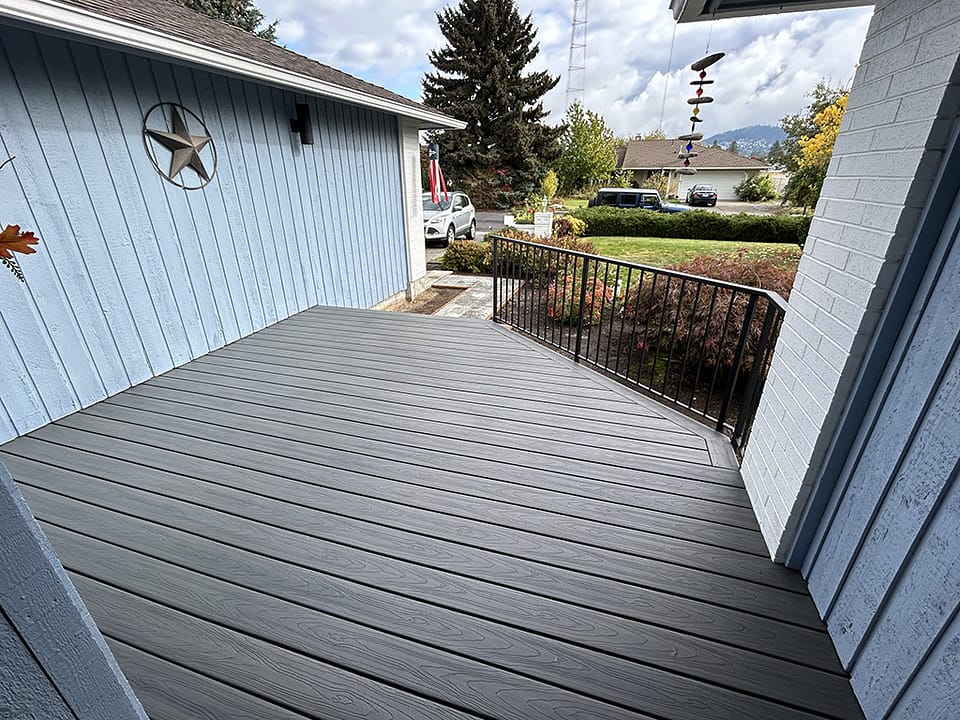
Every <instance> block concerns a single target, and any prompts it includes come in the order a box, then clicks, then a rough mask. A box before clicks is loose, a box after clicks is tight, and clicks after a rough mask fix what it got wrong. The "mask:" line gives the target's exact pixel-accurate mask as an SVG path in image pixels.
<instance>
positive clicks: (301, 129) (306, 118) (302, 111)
mask: <svg viewBox="0 0 960 720" xmlns="http://www.w3.org/2000/svg"><path fill="white" fill-rule="evenodd" d="M290 132H295V133H297V134H299V135H300V144H301V145H313V124H312V123H311V122H310V106H309V105H307V104H306V103H297V117H295V118H291V119H290Z"/></svg>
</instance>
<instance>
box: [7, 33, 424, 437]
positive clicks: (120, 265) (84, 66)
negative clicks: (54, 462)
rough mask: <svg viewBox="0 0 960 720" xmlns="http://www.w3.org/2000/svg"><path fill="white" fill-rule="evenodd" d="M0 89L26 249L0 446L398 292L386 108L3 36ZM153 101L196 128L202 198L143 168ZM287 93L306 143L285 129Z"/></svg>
mask: <svg viewBox="0 0 960 720" xmlns="http://www.w3.org/2000/svg"><path fill="white" fill-rule="evenodd" d="M0 98H3V101H2V102H0V155H2V157H0V161H2V160H3V159H5V158H6V157H8V156H11V155H15V156H16V160H15V161H14V163H13V165H12V166H10V165H8V166H7V167H5V168H3V169H2V170H0V186H2V188H3V191H2V195H0V197H2V203H0V211H2V216H0V223H2V224H3V225H6V224H19V225H21V226H22V227H23V229H30V230H34V231H35V232H36V234H37V236H38V237H39V238H40V239H41V243H40V245H39V246H37V250H38V252H37V254H35V255H30V256H20V257H21V265H22V267H23V269H24V272H25V273H26V276H27V282H26V283H25V284H21V283H18V282H16V280H15V278H14V277H13V276H12V275H11V274H10V273H8V272H7V271H6V270H3V272H2V273H0V295H2V297H3V305H4V307H3V311H2V312H0V353H2V355H3V357H4V359H5V369H6V378H5V380H4V382H3V385H2V412H0V441H3V440H6V439H10V438H12V437H15V436H17V435H19V434H23V433H25V432H27V431H29V430H31V429H34V428H36V427H39V426H41V425H43V424H45V423H47V422H50V421H51V420H54V419H56V418H59V417H62V416H64V415H67V414H69V413H71V412H73V411H75V410H77V409H79V408H81V407H86V406H88V405H90V404H92V403H94V402H97V401H99V400H101V399H103V398H104V397H107V396H109V395H112V394H114V393H116V392H119V391H121V390H123V389H125V388H127V387H130V386H131V385H135V384H137V383H139V382H142V381H144V380H146V379H148V378H150V377H152V376H155V375H158V374H160V373H163V372H165V371H167V370H169V369H171V368H173V367H175V366H178V365H181V364H183V363H185V362H187V361H189V360H190V359H192V358H195V357H198V356H200V355H203V354H205V353H208V352H210V351H211V350H214V349H216V348H219V347H222V346H223V345H225V344H227V343H230V342H232V341H234V340H236V339H238V338H240V337H243V336H245V335H249V334H250V333H252V332H254V331H256V330H258V329H260V328H262V327H264V326H266V325H269V324H271V323H274V322H277V321H278V320H282V319H283V318H286V317H289V316H290V315H293V314H294V313H296V312H299V311H301V310H303V309H305V308H308V307H311V306H313V305H317V304H327V305H339V306H349V307H369V306H371V305H374V304H376V303H378V302H380V301H382V300H384V299H385V298H387V297H390V296H392V295H394V294H396V293H398V292H400V291H402V290H404V289H405V288H406V285H407V279H408V268H407V255H406V237H405V232H404V217H403V207H402V187H401V176H400V157H399V155H400V145H399V125H398V118H397V117H395V116H393V115H390V114H385V113H379V112H376V111H372V110H368V109H364V108H359V107H355V106H349V105H345V104H341V103H337V102H328V101H326V100H323V99H321V98H307V97H304V96H302V95H299V94H295V93H292V92H287V91H285V90H282V89H279V88H275V87H269V86H266V85H258V84H255V83H252V82H247V81H242V80H239V79H236V78H230V77H226V76H220V75H216V74H211V73H209V72H206V71H202V70H197V69H193V68H190V67H186V66H178V65H174V64H170V63H167V62H163V61H158V60H154V59H149V58H146V57H140V56H137V55H134V54H129V53H125V52H119V51H116V50H112V49H108V48H103V47H95V46H93V45H88V44H84V43H79V42H73V41H70V40H68V39H64V38H60V37H53V36H48V35H44V34H41V33H35V32H31V31H28V30H24V29H22V28H17V27H10V26H3V25H0ZM159 102H175V103H181V104H182V105H184V106H185V107H187V108H188V109H190V110H191V111H193V112H194V113H196V114H197V115H199V116H200V117H201V118H202V119H203V120H204V122H205V124H206V125H207V129H208V130H209V133H210V135H211V136H212V137H213V140H214V143H215V146H216V152H217V158H218V166H217V172H216V175H215V176H214V179H213V181H212V182H211V183H210V184H209V185H208V186H207V187H206V188H204V189H202V190H194V191H184V190H182V189H180V188H178V187H176V186H174V185H172V184H170V183H168V182H167V181H165V180H164V179H163V178H162V177H161V176H160V175H159V174H158V173H157V172H156V170H155V169H154V167H153V165H152V164H151V161H150V159H149V157H148V156H147V153H146V151H145V148H144V142H143V139H142V136H141V128H142V123H143V117H144V115H145V113H146V112H147V111H148V110H149V109H150V108H151V107H152V106H153V105H155V104H156V103H159ZM298 102H306V103H308V104H309V106H310V109H311V114H312V117H313V129H314V138H315V144H314V145H302V144H301V143H300V140H299V137H298V136H297V135H295V134H293V133H292V132H291V131H290V125H289V119H290V118H291V117H294V115H295V104H296V103H298ZM188 123H189V119H188ZM198 130H199V128H196V129H195V128H191V132H193V133H194V134H198ZM161 162H164V159H163V157H162V156H161ZM187 172H189V171H187Z"/></svg>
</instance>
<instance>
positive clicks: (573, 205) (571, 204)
mask: <svg viewBox="0 0 960 720" xmlns="http://www.w3.org/2000/svg"><path fill="white" fill-rule="evenodd" d="M587 202H588V200H587V199H586V198H564V199H563V208H564V210H568V211H571V212H572V211H573V210H580V209H581V208H585V207H586V206H587Z"/></svg>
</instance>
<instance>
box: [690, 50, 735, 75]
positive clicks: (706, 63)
mask: <svg viewBox="0 0 960 720" xmlns="http://www.w3.org/2000/svg"><path fill="white" fill-rule="evenodd" d="M724 55H726V53H713V55H707V56H706V57H703V58H700V59H699V60H697V61H696V62H695V63H693V64H692V65H691V66H690V69H691V70H693V71H694V72H701V71H703V70H706V69H707V68H708V67H710V66H711V65H713V64H714V63H715V62H717V61H718V60H720V58H722V57H723V56H724Z"/></svg>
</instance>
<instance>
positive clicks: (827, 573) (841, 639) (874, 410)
mask: <svg viewBox="0 0 960 720" xmlns="http://www.w3.org/2000/svg"><path fill="white" fill-rule="evenodd" d="M958 225H960V201H958V202H957V203H955V205H954V210H953V213H952V215H951V217H950V218H949V219H948V221H947V224H946V227H945V229H944V230H943V233H942V234H941V237H940V240H939V243H938V248H937V251H936V252H935V254H934V261H933V262H931V263H930V265H929V266H928V269H927V273H926V276H925V277H924V279H923V281H922V282H921V284H920V287H919V290H918V294H917V298H916V301H915V302H914V306H913V308H912V309H911V311H910V314H909V316H908V320H907V322H906V323H905V325H904V328H903V330H902V332H901V336H900V338H899V340H898V341H897V346H896V347H895V349H894V352H893V354H892V355H891V359H890V361H889V363H888V367H887V369H886V372H885V374H884V377H883V379H882V380H881V382H880V390H879V392H878V394H877V396H876V397H875V400H874V404H873V406H872V407H871V409H870V411H869V412H868V413H867V415H866V417H865V418H864V420H863V425H862V428H861V435H860V438H859V439H858V442H857V443H855V445H854V450H853V451H852V452H851V453H850V456H849V457H848V458H847V463H846V467H845V468H844V472H843V476H842V477H841V481H840V483H839V485H838V489H837V491H836V492H835V494H834V497H833V498H832V500H831V503H830V505H829V507H828V509H827V512H826V513H825V515H824V517H823V519H822V520H821V523H820V527H819V530H818V533H817V536H816V539H815V542H814V543H813V544H812V546H811V549H810V550H809V551H808V554H807V558H806V562H805V564H804V572H805V574H806V575H807V578H808V583H809V588H810V592H811V594H812V595H813V598H814V600H815V602H816V603H817V606H818V608H819V609H820V611H821V614H822V615H823V617H824V619H825V620H826V621H827V624H828V627H829V629H830V633H831V636H832V637H833V639H834V643H835V645H836V648H837V652H838V654H839V656H840V659H841V661H842V662H843V664H844V666H845V667H847V668H848V670H849V671H850V673H851V677H852V681H853V685H854V688H855V690H856V691H857V694H858V696H859V698H860V700H861V704H862V705H863V709H864V712H865V714H866V716H867V717H868V718H869V719H870V720H874V719H879V718H916V719H917V720H920V719H923V720H935V719H939V718H942V719H943V720H947V719H948V718H955V717H957V707H958V706H960V625H958V618H957V616H958V613H960V482H958V479H957V476H958V471H960V357H958V355H957V347H958V345H960V313H958V312H957V308H958V307H960V284H958V283H957V278H958V277H960V242H958V241H957V234H958Z"/></svg>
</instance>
